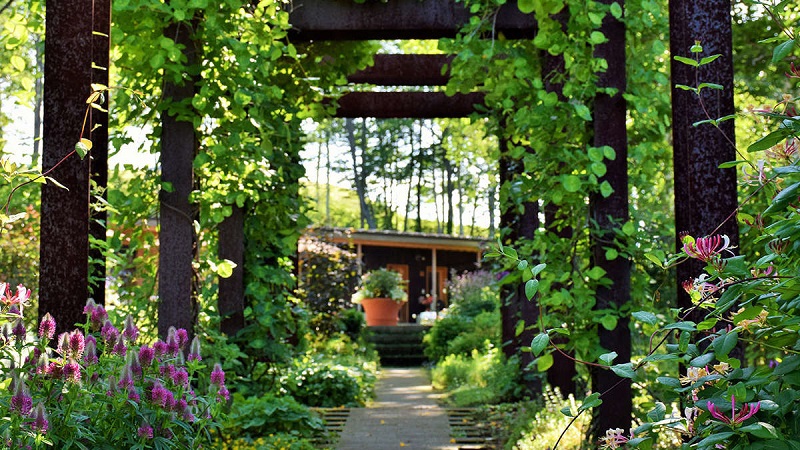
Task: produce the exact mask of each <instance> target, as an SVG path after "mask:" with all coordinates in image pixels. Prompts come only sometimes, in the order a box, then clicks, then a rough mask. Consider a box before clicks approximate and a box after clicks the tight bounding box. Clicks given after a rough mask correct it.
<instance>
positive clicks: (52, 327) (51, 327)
mask: <svg viewBox="0 0 800 450" xmlns="http://www.w3.org/2000/svg"><path fill="white" fill-rule="evenodd" d="M55 334H56V321H55V319H53V316H51V315H50V313H47V314H45V315H44V317H42V321H41V322H39V338H41V339H53V336H55Z"/></svg>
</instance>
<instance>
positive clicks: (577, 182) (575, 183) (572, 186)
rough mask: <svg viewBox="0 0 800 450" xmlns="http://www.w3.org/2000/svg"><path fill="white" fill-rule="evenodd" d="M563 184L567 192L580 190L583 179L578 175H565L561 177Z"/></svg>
mask: <svg viewBox="0 0 800 450" xmlns="http://www.w3.org/2000/svg"><path fill="white" fill-rule="evenodd" d="M561 185H562V186H564V190H565V191H567V192H578V191H579V190H580V189H581V179H580V178H578V176H577V175H564V176H562V178H561Z"/></svg>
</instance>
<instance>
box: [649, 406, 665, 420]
mask: <svg viewBox="0 0 800 450" xmlns="http://www.w3.org/2000/svg"><path fill="white" fill-rule="evenodd" d="M666 415H667V407H666V406H664V404H663V403H661V402H656V406H655V408H653V409H652V410H651V411H650V412H648V413H647V418H648V419H649V420H650V421H651V422H658V421H659V420H664V417H665V416H666Z"/></svg>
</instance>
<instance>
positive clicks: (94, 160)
mask: <svg viewBox="0 0 800 450" xmlns="http://www.w3.org/2000/svg"><path fill="white" fill-rule="evenodd" d="M93 30H94V31H95V32H96V34H94V35H93V36H92V62H93V63H94V65H95V67H96V68H95V69H92V83H96V84H102V85H105V86H108V66H109V58H108V53H109V49H110V38H109V35H110V33H111V4H110V2H95V3H94V26H93ZM108 95H109V93H108V92H106V93H105V94H104V97H105V102H104V103H103V104H102V106H103V107H104V108H106V109H108ZM90 121H91V123H92V125H93V126H94V125H95V124H96V125H100V126H99V127H97V128H96V129H95V130H94V131H93V132H92V138H91V139H92V143H93V146H92V151H91V153H90V154H89V155H90V157H91V159H90V162H89V166H90V167H91V175H90V177H91V180H92V183H93V185H94V188H95V189H96V192H95V195H96V196H98V197H99V198H98V199H95V198H92V199H91V204H92V209H91V221H90V222H89V233H90V234H91V236H92V238H94V239H96V240H99V241H105V240H106V228H107V223H106V222H107V220H108V213H107V211H106V210H105V204H104V202H102V201H100V199H102V200H105V199H106V198H107V195H106V187H107V186H108V113H107V112H105V111H100V110H97V109H92V110H91V111H90ZM89 258H90V261H91V262H90V264H89V278H90V279H91V280H92V282H93V284H90V285H89V294H90V295H91V297H92V298H94V301H95V302H96V303H98V304H101V305H102V304H105V300H106V289H105V288H106V286H105V279H106V260H105V256H103V252H102V251H100V250H99V249H97V248H90V249H89Z"/></svg>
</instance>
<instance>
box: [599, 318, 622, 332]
mask: <svg viewBox="0 0 800 450" xmlns="http://www.w3.org/2000/svg"><path fill="white" fill-rule="evenodd" d="M618 321H619V319H617V316H614V315H611V314H607V315H605V316H603V317H601V318H600V325H602V326H603V328H605V329H606V330H608V331H612V330H613V329H614V328H617V322H618Z"/></svg>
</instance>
